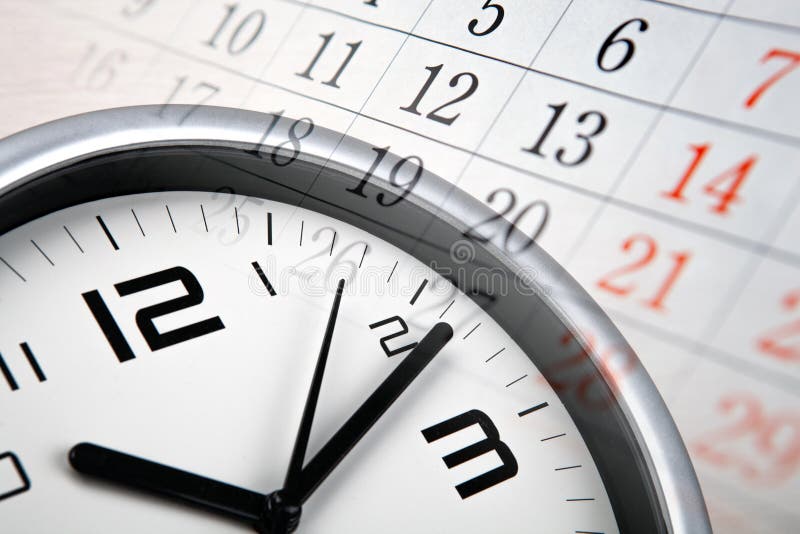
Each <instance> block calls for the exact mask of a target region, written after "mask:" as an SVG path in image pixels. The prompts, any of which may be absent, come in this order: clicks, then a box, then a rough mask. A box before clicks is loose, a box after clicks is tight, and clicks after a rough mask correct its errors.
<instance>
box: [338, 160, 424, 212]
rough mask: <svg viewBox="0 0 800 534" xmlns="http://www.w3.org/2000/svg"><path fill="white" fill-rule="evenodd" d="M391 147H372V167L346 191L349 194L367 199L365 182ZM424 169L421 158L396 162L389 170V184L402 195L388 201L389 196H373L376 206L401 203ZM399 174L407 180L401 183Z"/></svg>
mask: <svg viewBox="0 0 800 534" xmlns="http://www.w3.org/2000/svg"><path fill="white" fill-rule="evenodd" d="M391 148H392V147H391V146H385V147H382V148H378V147H372V151H373V152H375V159H374V160H373V161H372V165H371V166H370V168H369V170H367V172H366V173H364V176H363V177H362V178H361V181H360V182H358V184H357V185H356V186H354V187H353V188H351V189H347V191H349V192H350V193H353V194H354V195H358V196H360V197H363V198H367V195H366V193H364V187H366V185H367V182H369V179H370V178H372V176H373V174H375V171H376V170H377V169H378V166H379V165H381V163H382V162H383V159H384V158H385V157H386V155H387V154H388V153H389V150H391ZM424 169H425V166H424V165H423V163H422V158H420V157H419V156H406V157H404V158H402V159H400V160H398V161H397V162H396V163H395V164H394V166H392V168H391V170H389V183H391V184H392V185H393V186H395V187H398V188H400V189H402V190H403V192H402V193H400V194H399V195H397V196H395V197H394V198H393V199H391V200H390V199H389V195H388V194H386V193H383V192H381V193H378V194H377V195H376V196H375V199H376V200H377V202H378V204H380V205H381V206H386V207H389V206H394V205H395V204H397V203H399V202H400V201H402V200H403V199H404V198H406V197H407V196H408V194H409V193H411V191H413V190H414V186H416V185H417V183H418V182H419V179H420V177H422V172H423V170H424ZM401 174H403V175H405V176H407V177H408V179H407V180H405V181H402V182H401V176H400V175H401Z"/></svg>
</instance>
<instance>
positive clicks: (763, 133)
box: [280, 0, 800, 146]
mask: <svg viewBox="0 0 800 534" xmlns="http://www.w3.org/2000/svg"><path fill="white" fill-rule="evenodd" d="M280 1H281V2H284V3H287V4H296V3H297V2H298V0H280ZM308 7H309V8H311V9H316V10H319V11H324V12H325V13H330V14H333V15H338V16H341V17H343V18H347V19H350V20H353V21H357V22H361V23H364V24H366V25H369V26H374V27H377V28H382V29H385V30H389V31H393V32H397V33H402V34H408V35H410V36H411V37H413V38H415V39H418V40H421V41H426V42H429V43H432V44H436V45H440V46H443V47H446V48H450V49H453V50H458V51H459V52H464V53H467V54H471V55H473V56H477V57H481V58H483V59H488V60H490V61H495V62H498V63H502V64H504V65H507V66H509V67H514V68H518V69H523V70H526V71H529V72H533V73H535V74H540V75H542V76H545V77H547V78H551V79H554V80H559V81H562V82H564V83H568V84H570V85H576V86H578V87H582V88H584V89H589V90H591V91H594V92H599V93H602V94H605V95H608V96H612V97H616V98H619V99H621V100H626V101H629V102H633V103H636V104H640V105H642V106H646V107H649V108H655V109H661V108H662V107H663V106H664V104H663V103H660V102H656V101H653V100H647V99H645V98H641V97H637V96H633V95H629V94H625V93H621V92H618V91H613V90H611V89H607V88H604V87H600V86H597V85H593V84H590V83H587V82H582V81H580V80H574V79H572V78H568V77H566V76H561V75H559V74H555V73H551V72H547V71H543V70H540V69H536V68H533V67H526V66H525V65H522V64H519V63H515V62H513V61H509V60H506V59H503V58H500V57H497V56H491V55H488V54H483V53H481V52H476V51H474V50H470V49H468V48H463V47H460V46H457V45H453V44H450V43H447V42H444V41H439V40H436V39H432V38H430V37H424V36H422V35H417V34H413V33H409V32H406V31H404V30H401V29H399V28H393V27H391V26H386V25H384V24H380V23H377V22H372V21H369V20H365V19H360V18H358V17H354V16H352V15H349V14H347V13H342V12H339V11H336V10H334V9H331V8H327V7H323V6H316V5H314V4H309V6H308ZM666 109H667V110H668V111H670V112H673V113H675V114H678V115H681V116H685V117H689V118H694V119H698V120H702V121H705V122H708V123H709V124H715V125H719V126H725V127H727V128H730V129H735V130H738V131H742V132H747V133H755V134H757V135H759V136H760V137H763V138H766V139H770V140H772V141H775V142H778V143H782V144H787V145H792V146H800V136H797V135H792V134H786V133H782V132H775V131H771V130H767V129H764V128H760V127H758V126H753V125H750V124H745V123H741V122H737V121H733V120H730V119H724V118H721V117H715V116H713V115H708V114H705V113H700V112H698V111H693V110H690V109H685V108H679V107H675V106H668V107H667V108H666Z"/></svg>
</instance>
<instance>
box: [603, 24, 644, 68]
mask: <svg viewBox="0 0 800 534" xmlns="http://www.w3.org/2000/svg"><path fill="white" fill-rule="evenodd" d="M632 24H638V30H639V32H646V31H647V28H649V25H648V24H647V21H646V20H644V19H630V20H626V21H625V22H623V23H622V24H620V25H619V26H617V27H616V29H615V30H614V31H613V32H611V33H610V34H609V36H608V37H607V38H606V40H605V41H603V45H602V46H601V47H600V51H599V52H598V53H597V67H598V68H599V69H600V70H602V71H604V72H614V71H617V70H619V69H621V68H622V67H624V66H625V65H627V64H628V62H629V61H630V60H631V59H632V58H633V54H634V52H635V51H636V44H634V42H633V41H632V40H631V39H629V38H628V37H618V36H619V34H620V33H622V31H623V30H624V29H625V28H627V27H628V26H630V25H632ZM621 46H622V47H625V48H624V52H623V53H622V54H623V55H622V57H621V58H619V59H618V60H617V61H616V62H613V61H612V60H613V56H615V55H616V56H618V55H619V53H616V54H613V53H612V54H610V56H612V57H611V59H610V60H609V59H607V58H606V54H608V53H609V50H612V49H617V48H619V47H621Z"/></svg>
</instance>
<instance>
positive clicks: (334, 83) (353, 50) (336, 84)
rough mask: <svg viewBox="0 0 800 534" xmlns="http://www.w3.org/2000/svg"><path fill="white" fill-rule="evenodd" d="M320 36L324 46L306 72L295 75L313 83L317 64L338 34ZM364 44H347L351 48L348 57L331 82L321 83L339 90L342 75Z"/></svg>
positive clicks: (342, 62)
mask: <svg viewBox="0 0 800 534" xmlns="http://www.w3.org/2000/svg"><path fill="white" fill-rule="evenodd" d="M319 36H320V37H321V38H322V44H321V45H320V47H319V49H318V50H317V53H316V54H315V55H314V58H313V59H312V60H311V63H309V65H308V67H307V68H306V70H304V71H303V72H296V73H295V75H297V76H300V77H301V78H306V79H307V80H312V81H313V80H314V77H313V75H312V74H313V72H314V68H315V67H316V66H317V63H318V62H319V60H320V58H321V57H322V56H323V55H324V54H325V50H326V49H327V48H328V45H329V44H330V43H331V41H332V40H333V38H334V37H335V36H336V32H331V33H321V34H319ZM362 43H363V41H356V42H353V43H345V44H346V45H347V48H349V51H348V52H347V55H346V56H345V57H344V59H343V60H342V61H341V62H340V63H339V67H338V68H337V70H336V72H334V73H333V75H332V76H331V78H330V79H329V80H326V81H324V82H321V83H322V85H327V86H328V87H333V88H335V89H339V78H340V77H341V76H342V73H344V71H345V69H346V68H347V65H349V64H350V61H351V60H352V59H353V56H355V55H356V52H358V49H359V47H360V46H361V44H362Z"/></svg>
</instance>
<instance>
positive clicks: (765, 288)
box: [713, 259, 800, 380]
mask: <svg viewBox="0 0 800 534" xmlns="http://www.w3.org/2000/svg"><path fill="white" fill-rule="evenodd" d="M753 310H758V311H759V313H753ZM713 344H714V346H716V347H719V348H721V349H722V350H724V351H726V352H728V353H730V354H735V355H737V356H739V357H741V358H744V359H746V360H748V361H750V362H753V363H754V364H756V365H759V366H762V367H765V368H768V369H771V370H773V371H775V372H776V373H778V374H780V375H784V376H791V377H794V378H795V379H798V380H800V270H799V269H798V267H796V266H791V265H786V264H783V263H778V262H776V261H773V260H769V259H765V260H763V262H762V263H761V265H760V266H759V268H758V270H757V271H756V273H755V275H754V276H753V278H752V279H751V280H750V281H749V283H748V284H747V285H745V286H744V287H743V288H742V293H741V295H740V296H739V299H738V301H737V303H736V306H735V307H734V308H733V309H732V310H731V313H730V316H729V317H728V318H727V320H726V321H725V323H724V325H723V326H722V328H721V329H720V330H719V332H717V334H716V336H714V340H713Z"/></svg>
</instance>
